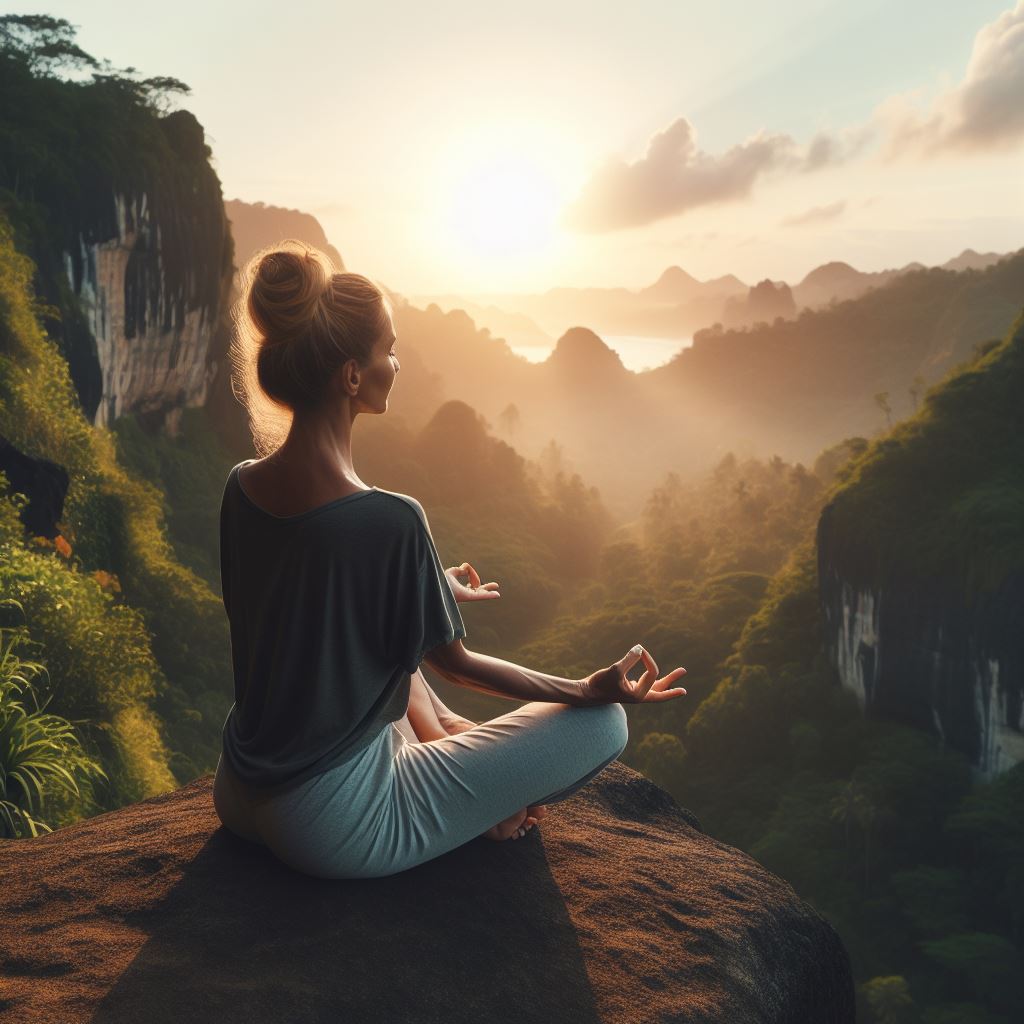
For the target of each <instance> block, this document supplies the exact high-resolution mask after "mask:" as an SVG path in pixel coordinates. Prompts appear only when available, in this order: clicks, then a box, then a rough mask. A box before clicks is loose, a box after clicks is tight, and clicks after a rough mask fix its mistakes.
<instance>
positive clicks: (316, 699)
mask: <svg viewBox="0 0 1024 1024" xmlns="http://www.w3.org/2000/svg"><path fill="white" fill-rule="evenodd" d="M241 465H242V464H241V463H240V464H239V466H241ZM239 466H236V467H235V468H234V469H233V470H232V472H231V474H230V475H229V478H228V482H227V485H226V487H225V492H224V497H223V502H222V509H221V575H222V592H223V596H224V606H225V610H226V611H227V613H228V619H229V625H230V636H231V656H232V666H233V674H234V690H235V702H234V704H233V705H232V707H231V709H230V711H229V712H228V716H227V718H226V719H225V723H224V728H223V740H224V742H223V750H224V755H225V757H226V759H227V760H228V762H229V763H230V766H231V768H232V770H233V771H234V772H235V774H236V775H237V776H238V778H239V779H240V780H241V781H242V782H243V783H245V784H246V785H247V786H250V787H252V788H254V789H259V790H261V791H265V792H281V791H283V790H284V789H289V788H292V787H294V786H297V785H299V784H301V783H302V782H304V781H305V780H306V779H309V778H311V777H312V776H314V775H318V774H320V773H322V772H324V771H326V770H328V769H329V768H331V767H333V766H334V765H336V764H339V763H341V762H342V761H344V760H346V759H347V758H350V757H353V756H355V755H356V754H357V753H359V752H360V751H361V750H363V749H365V747H366V746H367V745H368V744H369V743H371V742H372V741H373V739H374V738H375V737H376V736H378V735H380V733H381V731H382V729H383V728H385V727H386V726H387V724H388V723H390V722H395V721H398V720H399V719H400V718H401V717H402V716H403V715H404V714H405V713H406V710H407V708H408V702H409V691H410V685H411V680H410V675H411V673H412V672H414V671H415V670H416V668H417V666H418V665H419V663H420V661H421V660H422V658H423V655H424V654H425V653H426V652H427V651H429V650H430V649H431V648H433V647H437V646H438V645H440V644H444V643H451V642H452V641H453V640H455V639H461V638H462V637H465V636H466V627H465V625H464V624H463V621H462V617H461V615H460V614H459V609H458V605H457V604H456V602H455V596H454V594H453V593H452V590H451V587H450V585H449V583H448V578H447V576H445V574H444V568H443V566H442V565H441V561H440V558H439V556H438V553H437V549H436V547H435V546H434V540H433V537H432V536H431V532H430V527H429V525H428V523H427V519H426V516H425V514H424V512H423V507H422V505H420V503H419V502H418V501H417V500H416V499H415V498H413V497H411V496H409V495H404V494H401V493H399V492H397V491H386V490H383V489H381V488H372V489H370V490H368V491H359V492H356V493H353V494H349V495H347V496H345V497H342V498H339V499H337V500H335V501H333V502H328V503H326V504H324V505H322V506H320V507H319V508H316V509H311V510H309V511H308V512H304V513H300V514H298V515H294V516H287V517H279V516H274V515H271V514H269V513H267V512H265V511H263V510H262V509H261V508H260V507H259V506H257V505H255V504H254V503H253V502H252V501H250V500H249V498H248V496H247V495H246V494H245V491H244V489H243V488H242V487H241V486H240V484H239V481H238V469H239Z"/></svg>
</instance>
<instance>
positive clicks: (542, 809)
mask: <svg viewBox="0 0 1024 1024" xmlns="http://www.w3.org/2000/svg"><path fill="white" fill-rule="evenodd" d="M526 813H527V814H529V815H530V816H531V817H533V818H536V819H537V821H540V820H541V818H543V817H544V815H546V814H547V813H548V809H547V806H546V805H545V804H530V806H529V807H527V808H526Z"/></svg>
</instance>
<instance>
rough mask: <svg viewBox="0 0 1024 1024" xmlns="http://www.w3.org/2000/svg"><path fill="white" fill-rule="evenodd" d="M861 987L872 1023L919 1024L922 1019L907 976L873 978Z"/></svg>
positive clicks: (895, 975)
mask: <svg viewBox="0 0 1024 1024" xmlns="http://www.w3.org/2000/svg"><path fill="white" fill-rule="evenodd" d="M861 989H862V993H863V996H864V1000H865V1002H866V1003H867V1006H868V1012H869V1013H870V1014H871V1022H872V1024H917V1021H918V1020H919V1019H920V1018H919V1017H918V1016H917V1011H916V1009H915V1007H914V1000H913V998H912V997H911V995H910V988H909V986H908V985H907V979H906V978H903V977H901V976H900V975H898V974H893V975H889V976H888V977H884V978H883V977H878V978H872V979H871V980H870V981H866V982H865V983H864V984H863V986H861Z"/></svg>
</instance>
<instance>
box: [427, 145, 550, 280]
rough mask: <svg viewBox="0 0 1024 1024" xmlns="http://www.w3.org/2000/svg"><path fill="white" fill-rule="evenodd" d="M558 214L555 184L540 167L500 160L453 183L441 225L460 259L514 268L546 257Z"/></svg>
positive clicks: (513, 159)
mask: <svg viewBox="0 0 1024 1024" xmlns="http://www.w3.org/2000/svg"><path fill="white" fill-rule="evenodd" d="M558 208H559V200H558V194H557V187H556V185H555V182H554V181H553V180H552V179H551V178H550V177H549V176H548V175H547V174H545V172H544V171H543V170H542V169H541V168H540V167H539V166H537V165H536V164H533V163H531V162H530V161H529V160H524V159H516V158H508V157H505V158H500V159H495V160H493V161H491V162H489V163H485V164H480V165H478V166H476V167H474V168H473V169H472V170H471V171H469V172H467V173H466V174H465V175H464V176H462V177H461V178H460V179H459V180H458V181H457V182H456V183H455V187H454V189H453V194H452V197H451V200H450V204H449V207H448V216H447V217H446V218H445V219H446V220H447V222H448V224H449V226H450V228H451V231H452V233H453V234H454V236H455V237H454V238H452V241H453V242H455V243H457V244H458V245H459V247H460V248H462V249H463V250H464V256H465V257H467V258H470V259H474V260H487V261H489V262H492V263H493V262H509V263H513V262H514V263H518V262H520V261H522V260H524V259H526V258H531V257H532V258H538V257H540V256H542V255H544V253H546V252H547V250H548V248H549V247H550V245H551V241H552V237H553V235H554V230H555V223H556V219H557V213H558Z"/></svg>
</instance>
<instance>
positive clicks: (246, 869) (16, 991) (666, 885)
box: [0, 761, 854, 1024]
mask: <svg viewBox="0 0 1024 1024" xmlns="http://www.w3.org/2000/svg"><path fill="white" fill-rule="evenodd" d="M212 782H213V776H212V775H206V776H203V777H201V778H198V779H196V780H194V781H193V782H191V783H189V784H188V785H187V786H184V787H182V788H181V789H178V790H176V791H174V792H171V793H166V794H164V795H162V796H158V797H154V798H152V799H149V800H144V801H142V802H140V803H137V804H133V805H131V806H129V807H124V808H121V809H119V810H117V811H112V812H109V813H106V814H100V815H97V816H96V817H93V818H90V819H87V820H85V821H81V822H77V823H76V824H74V825H71V826H68V827H66V828H63V829H59V830H58V831H56V832H53V833H50V834H47V835H43V836H40V837H38V838H35V839H20V840H8V841H7V842H6V843H3V844H0V877H2V878H3V879H4V924H5V927H4V929H3V931H2V933H0V977H3V979H4V985H3V987H2V988H0V1014H2V1013H7V1014H9V1015H10V1019H11V1020H17V1021H19V1022H21V1024H32V1022H44V1021H45V1022H47V1024H51V1022H54V1021H60V1022H62V1024H73V1022H75V1021H90V1022H102V1024H113V1022H116V1021H131V1022H133V1024H137V1022H143V1021H144V1022H146V1024H157V1022H160V1021H175V1022H178V1021H182V1020H188V1021H217V1022H218V1024H219V1022H229V1021H244V1022H246V1024H258V1022H260V1021H273V1022H274V1024H278V1022H288V1024H298V1022H306V1021H310V1022H312V1021H340V1022H345V1024H361V1022H363V1021H367V1022H369V1021H378V1020H379V1021H387V1022H392V1021H410V1022H411V1021H415V1022H420V1021H422V1022H435V1021H436V1022H442V1021H443V1022H445V1024H461V1022H467V1024H468V1022H474V1024H478V1022H481V1021H505V1020H509V1021H516V1022H524V1021H525V1022H532V1021H537V1022H540V1021H543V1022H545V1024H550V1022H562V1021H571V1022H577V1021H580V1022H594V1024H597V1022H615V1024H621V1022H651V1024H654V1022H676V1021H678V1022H683V1021H685V1022H694V1024H696V1022H702V1021H722V1022H728V1024H743V1022H747V1021H758V1022H775V1021H778V1022H783V1021H787V1022H788V1021H792V1022H798V1021H799V1022H814V1024H826V1022H853V1021H854V994H853V980H852V976H851V971H850V965H849V961H848V957H847V953H846V950H845V948H844V947H843V945H842V943H841V941H840V939H839V937H838V936H837V934H836V933H835V931H833V929H832V928H831V927H830V926H829V924H827V923H826V922H825V921H824V920H823V919H822V918H821V917H820V916H819V915H818V914H817V913H816V912H815V911H814V910H813V909H812V908H811V907H810V906H809V905H808V904H806V903H804V902H803V901H802V900H800V899H799V898H798V897H797V895H796V894H795V893H794V891H793V889H792V888H791V887H790V886H789V885H788V884H787V883H786V882H784V881H783V880H781V879H780V878H778V877H776V876H775V875H773V874H771V873H770V872H769V871H767V870H766V869H765V868H763V867H761V866H760V865H759V864H758V863H757V862H756V861H754V860H752V859H751V858H750V857H748V856H747V855H746V854H744V853H742V852H740V851H739V850H736V849H734V848H732V847H730V846H727V845H726V844H724V843H721V842H718V841H717V840H715V839H713V838H711V837H709V836H706V835H704V834H703V833H702V832H701V831H700V828H699V824H698V823H697V821H696V819H695V818H694V817H693V816H692V815H691V814H689V812H687V811H684V810H682V809H681V808H679V807H678V805H677V804H676V803H675V802H674V801H673V799H672V798H671V796H669V794H668V793H666V792H665V791H664V790H662V789H660V788H658V787H657V786H655V785H654V784H653V783H651V782H649V781H648V780H647V779H645V778H644V777H643V776H641V775H639V774H638V773H637V772H635V771H633V770H631V769H629V768H627V767H625V766H624V765H622V764H621V762H618V761H614V762H612V764H611V765H609V766H608V767H607V768H606V769H605V770H604V771H603V772H601V774H600V775H599V776H597V778H595V779H594V780H593V781H592V782H590V783H589V784H588V785H587V786H586V787H585V788H584V789H582V790H580V791H579V792H577V793H575V794H573V795H572V796H571V797H569V798H568V799H567V800H564V801H561V802H559V803H555V804H551V805H549V808H548V815H547V817H546V818H545V820H544V821H542V822H541V823H540V824H539V825H537V826H536V827H535V828H534V829H533V830H532V831H531V832H528V833H527V834H526V836H525V837H523V838H522V839H519V840H508V841H506V842H505V843H496V842H492V841H491V840H488V839H483V838H480V839H475V840H473V841H472V842H470V843H467V844H465V845H464V846H462V847H459V848H458V849H456V850H453V851H451V852H450V853H447V854H445V855H443V856H441V857H438V858H435V859H434V860H432V861H428V862H427V863H425V864H422V865H420V866H419V867H417V868H414V869H412V870H410V871H407V872H402V873H399V874H397V875H391V876H388V877H385V878H379V879H371V880H337V881H324V880H320V879H316V878H312V877H310V876H306V875H303V874H300V873H298V872H296V871H293V870H292V869H290V868H288V867H287V866H285V865H284V864H282V863H281V862H279V861H277V860H276V859H275V858H274V856H273V855H272V854H271V853H270V852H269V851H268V850H266V848H264V847H262V846H257V845H254V844H251V843H247V842H245V841H244V840H241V839H239V838H237V837H236V836H234V835H233V834H232V833H230V832H228V831H227V830H226V829H225V828H223V827H222V826H221V824H220V821H219V819H218V818H217V816H216V813H215V811H214V808H213V799H212Z"/></svg>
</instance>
